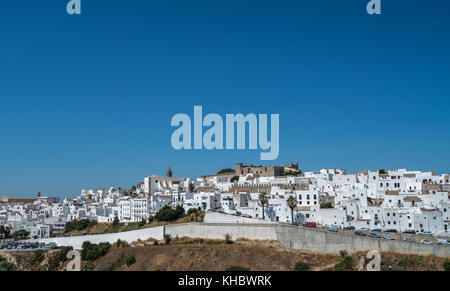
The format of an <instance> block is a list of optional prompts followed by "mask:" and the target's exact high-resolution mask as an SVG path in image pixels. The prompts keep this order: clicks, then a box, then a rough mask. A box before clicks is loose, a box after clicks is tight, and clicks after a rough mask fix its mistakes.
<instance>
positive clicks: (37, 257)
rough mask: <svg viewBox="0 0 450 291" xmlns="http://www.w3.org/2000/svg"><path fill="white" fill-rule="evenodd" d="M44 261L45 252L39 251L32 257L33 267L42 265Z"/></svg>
mask: <svg viewBox="0 0 450 291" xmlns="http://www.w3.org/2000/svg"><path fill="white" fill-rule="evenodd" d="M43 259H44V251H43V250H37V251H35V252H34V253H33V254H32V255H31V258H30V262H31V264H33V265H37V264H40V263H41V262H42V260H43Z"/></svg>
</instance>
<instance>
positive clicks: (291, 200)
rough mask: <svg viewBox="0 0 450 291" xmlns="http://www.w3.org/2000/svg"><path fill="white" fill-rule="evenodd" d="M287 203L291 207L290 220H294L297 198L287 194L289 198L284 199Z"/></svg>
mask: <svg viewBox="0 0 450 291" xmlns="http://www.w3.org/2000/svg"><path fill="white" fill-rule="evenodd" d="M286 202H287V205H288V206H289V208H290V209H291V221H292V222H294V209H295V207H297V204H298V202H297V199H295V198H294V196H289V198H288V199H287V200H286Z"/></svg>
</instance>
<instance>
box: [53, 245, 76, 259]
mask: <svg viewBox="0 0 450 291" xmlns="http://www.w3.org/2000/svg"><path fill="white" fill-rule="evenodd" d="M71 250H73V247H62V248H61V249H60V250H59V252H58V255H57V259H58V261H59V262H65V261H66V260H67V253H68V252H70V251H71Z"/></svg>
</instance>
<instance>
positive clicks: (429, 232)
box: [419, 231, 433, 235]
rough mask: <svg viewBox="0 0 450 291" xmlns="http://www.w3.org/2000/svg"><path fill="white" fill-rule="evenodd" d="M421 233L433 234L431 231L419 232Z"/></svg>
mask: <svg viewBox="0 0 450 291" xmlns="http://www.w3.org/2000/svg"><path fill="white" fill-rule="evenodd" d="M419 235H433V233H432V232H431V231H424V232H419Z"/></svg>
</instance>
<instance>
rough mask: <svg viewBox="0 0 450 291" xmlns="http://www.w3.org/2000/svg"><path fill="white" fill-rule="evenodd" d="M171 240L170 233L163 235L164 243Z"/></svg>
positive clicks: (168, 242)
mask: <svg viewBox="0 0 450 291" xmlns="http://www.w3.org/2000/svg"><path fill="white" fill-rule="evenodd" d="M171 241H172V236H171V235H170V234H165V235H164V243H165V244H166V245H168V244H170V242H171Z"/></svg>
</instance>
